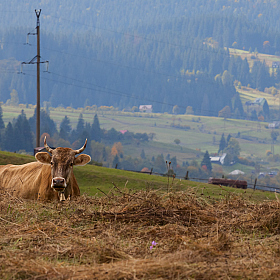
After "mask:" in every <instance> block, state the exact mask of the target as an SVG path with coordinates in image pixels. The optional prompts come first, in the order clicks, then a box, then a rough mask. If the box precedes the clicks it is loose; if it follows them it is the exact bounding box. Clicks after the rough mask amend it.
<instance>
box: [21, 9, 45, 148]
mask: <svg viewBox="0 0 280 280" xmlns="http://www.w3.org/2000/svg"><path fill="white" fill-rule="evenodd" d="M35 14H36V17H37V25H36V33H31V32H29V33H28V34H27V38H28V36H29V35H36V36H37V55H36V56H35V57H33V58H32V59H31V60H30V61H29V62H22V63H21V65H23V64H37V116H36V147H39V146H40V135H41V134H40V110H41V109H40V63H47V67H48V64H49V61H47V60H46V61H42V62H41V54H40V14H41V9H38V10H35ZM27 44H29V43H28V40H27ZM21 72H22V70H21Z"/></svg>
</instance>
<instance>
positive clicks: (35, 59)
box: [20, 55, 49, 73]
mask: <svg viewBox="0 0 280 280" xmlns="http://www.w3.org/2000/svg"><path fill="white" fill-rule="evenodd" d="M37 63H40V64H42V63H46V64H47V70H46V71H44V72H49V60H45V61H38V56H37V55H36V56H34V57H33V58H32V59H31V60H30V61H28V62H26V61H24V62H22V63H21V69H20V73H23V71H22V69H23V65H25V64H37Z"/></svg>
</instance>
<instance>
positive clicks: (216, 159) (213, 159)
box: [210, 153, 227, 165]
mask: <svg viewBox="0 0 280 280" xmlns="http://www.w3.org/2000/svg"><path fill="white" fill-rule="evenodd" d="M226 155H227V154H226V153H223V154H222V156H220V157H210V160H211V162H212V163H218V164H221V165H223V164H224V163H225V157H226Z"/></svg>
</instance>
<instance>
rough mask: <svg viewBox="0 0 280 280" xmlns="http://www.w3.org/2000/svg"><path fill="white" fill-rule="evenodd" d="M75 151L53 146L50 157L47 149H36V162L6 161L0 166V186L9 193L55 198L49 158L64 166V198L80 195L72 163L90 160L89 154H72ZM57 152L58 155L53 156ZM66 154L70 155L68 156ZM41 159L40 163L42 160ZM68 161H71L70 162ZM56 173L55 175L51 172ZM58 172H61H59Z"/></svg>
mask: <svg viewBox="0 0 280 280" xmlns="http://www.w3.org/2000/svg"><path fill="white" fill-rule="evenodd" d="M74 152H75V151H73V150H72V149H69V148H57V149H54V150H53V153H52V154H53V155H52V157H51V156H50V155H49V154H48V153H37V154H36V158H37V160H39V161H41V162H39V161H37V162H31V163H27V164H23V165H12V164H8V165H5V166H1V167H0V186H1V188H2V189H4V190H6V191H8V192H9V193H10V194H11V195H14V196H17V197H21V198H26V199H39V200H44V201H45V200H59V193H58V192H57V191H55V190H54V189H53V188H52V187H51V183H52V178H53V176H54V174H53V173H54V172H53V169H54V168H53V166H51V164H50V163H51V161H53V160H54V159H55V161H57V160H58V161H60V163H61V161H64V162H62V163H63V164H62V165H63V166H64V169H65V166H67V167H66V169H67V170H66V171H67V172H66V173H67V174H66V177H65V179H66V183H67V187H66V188H65V191H64V195H65V198H66V199H67V198H70V197H71V198H72V197H75V196H79V195H80V189H79V186H78V183H77V180H76V178H75V176H74V173H73V165H84V164H86V163H88V162H89V161H90V156H88V155H84V154H81V155H79V156H78V157H75V153H74ZM57 154H59V155H60V157H56V155H57ZM69 154H70V157H69ZM42 162H43V163H42ZM71 162H72V164H71ZM55 176H56V175H55ZM60 176H62V174H60Z"/></svg>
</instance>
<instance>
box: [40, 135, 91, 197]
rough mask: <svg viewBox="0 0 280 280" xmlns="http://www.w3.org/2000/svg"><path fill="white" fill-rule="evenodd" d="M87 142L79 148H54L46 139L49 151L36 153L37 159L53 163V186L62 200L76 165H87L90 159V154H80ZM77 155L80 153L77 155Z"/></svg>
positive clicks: (45, 162) (46, 146) (45, 144)
mask: <svg viewBox="0 0 280 280" xmlns="http://www.w3.org/2000/svg"><path fill="white" fill-rule="evenodd" d="M86 144H87V139H86V141H85V144H84V145H83V147H82V148H80V149H79V150H72V149H70V148H60V147H59V148H56V149H52V148H50V147H49V146H48V144H47V139H46V137H45V139H44V146H45V148H46V150H47V151H48V152H49V153H50V154H51V155H50V154H49V153H45V152H40V153H37V154H36V155H35V157H36V159H37V160H38V161H39V162H41V163H44V164H50V165H51V176H52V182H51V187H52V188H53V189H54V190H55V191H57V192H58V194H59V199H60V201H62V200H65V195H64V192H65V189H66V188H67V185H68V184H69V182H70V179H71V175H72V172H73V166H74V165H85V164H87V163H88V162H89V161H90V160H91V157H90V156H89V155H85V154H81V155H78V154H80V153H81V152H82V151H83V150H84V149H85V148H86ZM76 155H78V156H77V157H76Z"/></svg>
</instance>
